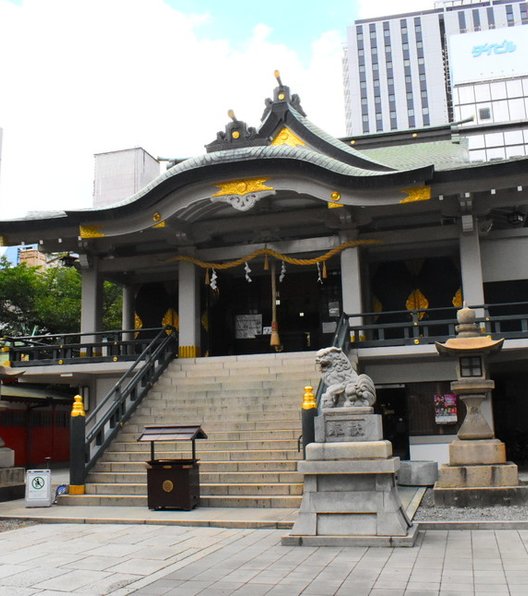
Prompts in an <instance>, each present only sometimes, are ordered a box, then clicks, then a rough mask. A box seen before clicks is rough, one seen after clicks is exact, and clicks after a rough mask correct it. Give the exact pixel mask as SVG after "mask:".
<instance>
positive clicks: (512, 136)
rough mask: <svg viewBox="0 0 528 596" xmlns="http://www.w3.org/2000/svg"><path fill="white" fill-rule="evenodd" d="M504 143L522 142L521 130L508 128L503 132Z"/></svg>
mask: <svg viewBox="0 0 528 596" xmlns="http://www.w3.org/2000/svg"><path fill="white" fill-rule="evenodd" d="M504 142H505V143H506V145H519V144H520V143H522V142H523V133H522V130H508V131H506V132H505V133H504Z"/></svg>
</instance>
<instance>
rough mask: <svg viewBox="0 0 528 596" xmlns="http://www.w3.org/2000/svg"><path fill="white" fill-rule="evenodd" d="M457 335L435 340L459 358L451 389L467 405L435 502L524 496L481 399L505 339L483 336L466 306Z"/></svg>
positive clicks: (484, 501) (508, 500)
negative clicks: (490, 365) (490, 364)
mask: <svg viewBox="0 0 528 596" xmlns="http://www.w3.org/2000/svg"><path fill="white" fill-rule="evenodd" d="M457 320H458V325H457V327H456V331H457V336H456V337H454V338H450V339H448V340H447V341H446V342H445V343H438V342H437V344H436V348H437V350H438V352H439V354H440V355H441V356H451V357H456V358H457V380H456V381H453V382H452V383H451V390H452V391H453V392H454V393H456V394H457V395H458V396H459V397H460V399H461V400H462V401H463V402H464V403H465V405H466V410H467V413H466V417H465V419H464V422H463V424H462V426H461V427H460V430H459V431H458V433H457V438H456V439H455V440H454V441H453V442H452V443H451V444H450V445H449V464H447V465H446V464H444V465H441V466H440V469H439V476H438V481H437V482H436V484H435V486H434V491H433V494H434V500H435V504H437V505H446V506H459V507H460V506H461V507H464V506H478V505H494V504H507V503H512V502H515V501H517V502H519V501H524V499H525V498H526V492H525V488H524V487H521V486H519V474H518V469H517V466H516V465H515V464H514V463H512V462H507V461H506V448H505V445H504V443H503V442H502V441H500V440H499V439H496V438H495V435H494V433H493V430H492V429H491V427H490V425H489V424H488V422H487V421H486V419H485V418H484V416H483V415H482V412H481V404H482V402H483V401H484V400H486V399H487V398H488V395H490V394H491V391H492V390H493V389H494V387H495V383H494V381H493V380H491V379H490V378H489V374H488V358H489V356H490V355H491V354H494V353H496V352H499V351H500V350H501V348H502V344H503V343H504V340H503V339H499V340H493V339H491V337H490V336H489V335H488V336H484V335H482V333H481V331H480V329H479V327H478V326H477V325H476V323H475V312H474V311H473V310H471V309H470V308H468V307H466V306H465V305H464V307H463V308H461V309H460V310H459V311H458V313H457Z"/></svg>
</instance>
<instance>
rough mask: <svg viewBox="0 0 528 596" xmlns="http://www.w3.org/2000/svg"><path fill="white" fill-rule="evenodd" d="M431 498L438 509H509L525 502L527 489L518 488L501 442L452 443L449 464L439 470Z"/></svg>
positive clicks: (513, 465) (523, 487) (512, 464)
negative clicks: (499, 506)
mask: <svg viewBox="0 0 528 596" xmlns="http://www.w3.org/2000/svg"><path fill="white" fill-rule="evenodd" d="M433 495H434V502H435V504H436V505H440V506H449V507H479V506H489V505H510V504H514V503H516V504H519V503H524V502H526V501H527V500H528V487H525V486H522V485H520V484H519V472H518V468H517V465H516V464H514V463H512V462H508V461H506V448H505V445H504V443H503V442H502V441H499V440H498V439H480V440H465V441H464V440H460V439H455V440H454V441H453V442H452V443H451V444H450V445H449V464H443V465H441V466H440V469H439V476H438V481H437V482H436V484H435V486H434V491H433Z"/></svg>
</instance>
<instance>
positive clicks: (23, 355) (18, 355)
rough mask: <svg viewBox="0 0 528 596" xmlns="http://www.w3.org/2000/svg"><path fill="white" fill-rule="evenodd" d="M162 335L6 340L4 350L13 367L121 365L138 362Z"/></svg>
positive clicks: (154, 331) (132, 331) (126, 333)
mask: <svg viewBox="0 0 528 596" xmlns="http://www.w3.org/2000/svg"><path fill="white" fill-rule="evenodd" d="M159 331H160V328H159V327H156V328H151V329H150V328H149V329H141V330H137V329H128V330H127V329H124V330H113V331H97V332H95V331H92V332H90V333H62V334H57V335H31V336H21V337H5V338H3V340H2V343H3V346H4V347H5V348H8V349H9V360H10V361H11V366H14V367H21V366H24V367H27V366H44V365H50V364H59V365H60V364H73V363H78V362H90V363H95V362H118V361H123V360H128V361H131V360H135V359H136V358H137V357H138V355H139V354H141V353H142V352H143V350H144V349H145V348H146V347H147V346H148V345H149V344H150V342H151V341H152V338H153V337H155V336H156V335H157V334H158V333H159Z"/></svg>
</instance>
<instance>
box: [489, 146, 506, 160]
mask: <svg viewBox="0 0 528 596" xmlns="http://www.w3.org/2000/svg"><path fill="white" fill-rule="evenodd" d="M486 155H487V156H488V159H504V158H505V157H506V152H505V151H504V147H496V148H494V149H486Z"/></svg>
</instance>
